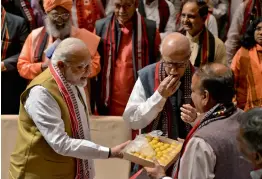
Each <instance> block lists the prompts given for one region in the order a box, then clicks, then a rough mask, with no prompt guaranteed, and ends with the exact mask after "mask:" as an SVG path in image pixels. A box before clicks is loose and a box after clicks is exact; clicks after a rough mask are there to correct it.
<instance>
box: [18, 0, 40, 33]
mask: <svg viewBox="0 0 262 179" xmlns="http://www.w3.org/2000/svg"><path fill="white" fill-rule="evenodd" d="M20 3H21V7H22V9H23V11H22V13H23V14H24V16H25V17H26V18H27V20H28V21H29V24H30V31H32V30H33V29H35V28H36V20H35V15H34V12H33V9H32V7H31V4H30V1H28V0H20Z"/></svg>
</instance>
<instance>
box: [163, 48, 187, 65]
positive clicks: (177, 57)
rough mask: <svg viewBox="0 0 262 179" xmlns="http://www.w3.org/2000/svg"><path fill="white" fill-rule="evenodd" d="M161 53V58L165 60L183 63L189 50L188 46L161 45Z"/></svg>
mask: <svg viewBox="0 0 262 179" xmlns="http://www.w3.org/2000/svg"><path fill="white" fill-rule="evenodd" d="M183 45H185V44H183ZM184 47H185V46H184ZM161 55H162V59H163V60H165V61H167V62H172V63H185V62H187V61H189V58H190V55H191V50H190V48H180V47H178V46H175V47H172V46H170V47H169V46H166V47H165V46H163V48H162V49H161Z"/></svg>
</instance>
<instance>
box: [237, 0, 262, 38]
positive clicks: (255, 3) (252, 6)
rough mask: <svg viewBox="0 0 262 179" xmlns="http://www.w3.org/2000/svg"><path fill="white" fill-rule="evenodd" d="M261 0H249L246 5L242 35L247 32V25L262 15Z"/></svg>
mask: <svg viewBox="0 0 262 179" xmlns="http://www.w3.org/2000/svg"><path fill="white" fill-rule="evenodd" d="M261 6H262V4H261V2H260V1H259V0H249V1H248V2H247V4H246V7H245V12H244V22H243V26H242V29H241V35H242V34H244V33H245V32H246V29H247V27H248V26H249V24H250V23H252V21H254V20H255V19H257V18H258V17H261V16H262V12H261V9H262V8H261Z"/></svg>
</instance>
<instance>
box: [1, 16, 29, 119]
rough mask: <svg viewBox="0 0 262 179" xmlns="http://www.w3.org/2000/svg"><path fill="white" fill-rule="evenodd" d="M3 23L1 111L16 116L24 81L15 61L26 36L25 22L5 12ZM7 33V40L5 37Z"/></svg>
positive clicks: (24, 84) (24, 85)
mask: <svg viewBox="0 0 262 179" xmlns="http://www.w3.org/2000/svg"><path fill="white" fill-rule="evenodd" d="M5 23H6V26H7V29H1V32H2V47H1V51H2V52H3V50H2V49H3V45H7V50H6V55H5V58H4V59H1V61H2V62H4V65H5V67H6V68H7V70H6V71H3V72H2V75H1V80H2V82H1V83H2V85H1V90H2V92H1V93H2V94H1V97H2V98H1V102H2V103H1V104H2V105H1V111H2V114H18V110H19V101H20V94H21V93H22V91H23V90H24V89H25V87H26V83H27V82H26V81H25V80H24V79H22V78H21V77H20V76H19V74H18V71H17V67H16V65H17V60H18V57H19V53H20V51H21V49H22V46H23V43H24V42H25V39H26V37H27V35H28V28H27V24H26V22H25V20H24V19H23V18H21V17H19V16H16V15H13V14H10V13H8V12H6V15H5ZM6 30H7V31H8V35H9V38H8V39H7V38H6V37H5V35H6V33H4V31H6Z"/></svg>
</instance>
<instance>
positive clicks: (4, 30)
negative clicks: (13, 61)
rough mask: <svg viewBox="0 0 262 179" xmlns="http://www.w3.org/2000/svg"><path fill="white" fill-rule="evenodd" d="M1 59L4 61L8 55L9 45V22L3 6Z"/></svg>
mask: <svg viewBox="0 0 262 179" xmlns="http://www.w3.org/2000/svg"><path fill="white" fill-rule="evenodd" d="M1 10H2V12H1V61H3V60H4V59H5V57H6V52H7V49H8V46H9V44H10V43H9V32H8V28H7V22H6V18H5V16H6V11H5V9H4V8H3V7H2V8H1Z"/></svg>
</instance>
